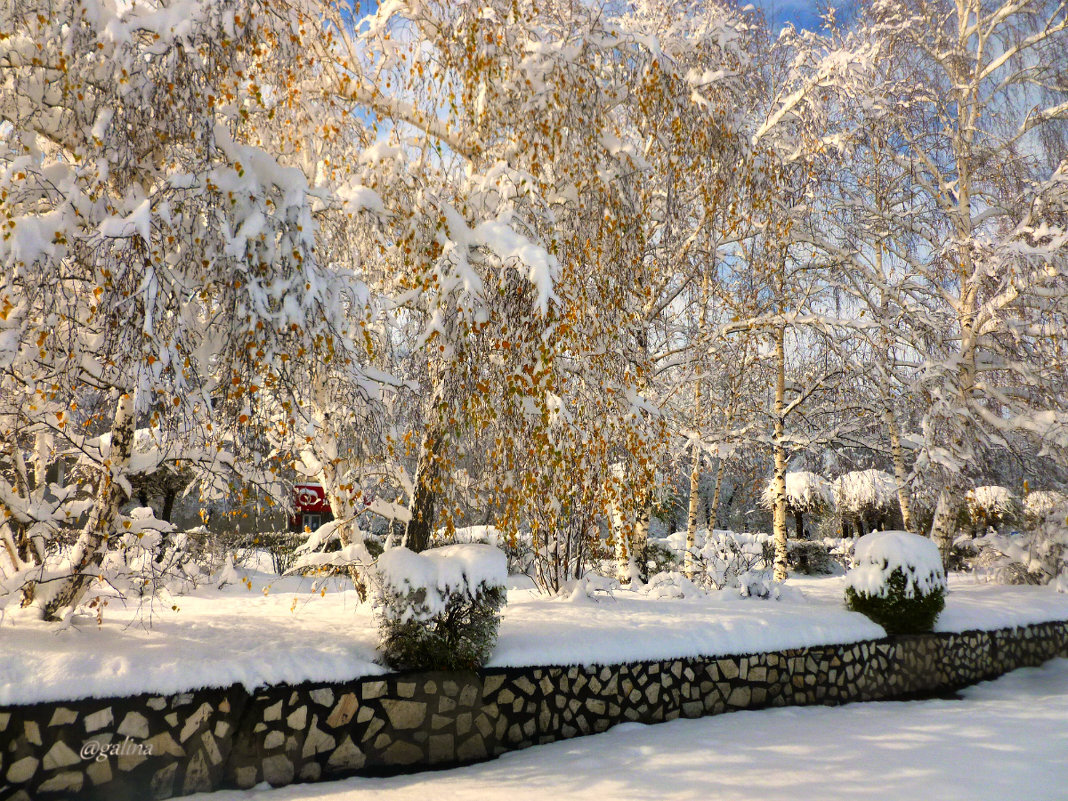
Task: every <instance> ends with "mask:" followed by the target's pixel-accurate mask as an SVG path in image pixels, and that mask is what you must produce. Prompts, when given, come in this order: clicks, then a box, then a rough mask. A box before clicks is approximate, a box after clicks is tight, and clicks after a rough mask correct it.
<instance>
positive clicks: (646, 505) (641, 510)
mask: <svg viewBox="0 0 1068 801" xmlns="http://www.w3.org/2000/svg"><path fill="white" fill-rule="evenodd" d="M652 517H653V498H652V496H651V495H650V494H648V493H647V494H646V496H645V500H644V502H643V503H642V505H641V506H639V507H638V519H637V524H636V525H635V526H634V542H633V543H631V565H632V570H631V575H632V576H634V575H636V576H637V577H638V579H639V580H640V581H643V582H646V581H648V580H649V560H648V559H647V558H646V551H647V550H648V548H649V521H650V520H652Z"/></svg>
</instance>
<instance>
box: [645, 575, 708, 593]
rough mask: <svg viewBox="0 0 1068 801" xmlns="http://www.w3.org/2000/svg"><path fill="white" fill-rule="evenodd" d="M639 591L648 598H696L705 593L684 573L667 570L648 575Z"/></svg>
mask: <svg viewBox="0 0 1068 801" xmlns="http://www.w3.org/2000/svg"><path fill="white" fill-rule="evenodd" d="M641 592H642V594H643V595H646V596H648V597H650V598H657V599H661V598H697V597H700V596H702V595H704V594H705V592H704V590H702V589H701V588H700V587H698V586H697V585H696V584H694V583H693V581H691V580H690V579H689V578H687V576H686V574H685V573H680V572H679V571H677V570H669V571H664V572H661V573H656V574H654V575H652V576H650V577H649V583H648V584H646V585H645V586H644V587H643V588H642V589H641Z"/></svg>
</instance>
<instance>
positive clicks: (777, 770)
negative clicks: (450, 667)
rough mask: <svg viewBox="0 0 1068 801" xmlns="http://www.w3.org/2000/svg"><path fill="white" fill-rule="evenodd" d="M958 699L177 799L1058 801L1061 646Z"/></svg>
mask: <svg viewBox="0 0 1068 801" xmlns="http://www.w3.org/2000/svg"><path fill="white" fill-rule="evenodd" d="M961 696H963V698H962V700H946V701H942V700H932V701H910V702H904V703H902V702H884V703H868V704H850V705H847V706H841V707H832V708H828V707H793V708H787V709H772V710H762V711H759V712H736V713H733V714H730V715H718V716H716V717H711V718H699V719H697V720H677V721H674V722H671V723H662V724H659V725H656V726H642V725H640V724H635V723H628V724H624V725H622V726H617V727H615V728H614V729H611V730H609V731H608V732H605V733H604V734H597V735H593V736H590V737H580V738H578V739H576V740H567V741H564V742H559V743H553V744H551V745H543V746H538V747H536V748H530V749H528V750H526V751H518V752H514V753H511V754H506V755H504V756H503V757H501V758H500V759H498V760H496V761H494V762H487V763H483V764H481V765H472V766H469V767H465V768H459V769H455V770H448V771H440V772H426V773H417V774H414V775H410V776H397V777H393V778H388V779H362V778H360V779H347V780H345V781H338V782H325V783H323V784H311V785H309V784H305V785H293V786H290V787H282V788H279V789H277V790H270V789H266V788H262V789H254V790H250V791H244V792H232V791H231V792H218V793H211V794H207V795H198V796H192V797H190V799H189V801H370V799H374V801H424V799H427V798H434V799H448V800H449V801H486V799H499V798H507V799H508V800H509V801H544V799H546V798H560V799H567V800H568V801H648V800H649V799H656V801H668V800H670V801H690V799H692V800H693V801H715V799H729V800H730V801H736V799H744V798H762V799H763V798H767V799H780V798H781V799H785V798H789V799H791V801H808V800H809V799H811V801H840V800H842V799H849V801H868V800H869V799H870V800H871V801H917V800H918V799H928V798H937V799H940V801H1007V800H1008V799H1016V798H1026V799H1028V801H1063V799H1064V798H1066V797H1068V760H1066V759H1065V756H1066V755H1068V659H1058V660H1054V661H1052V662H1048V663H1047V664H1045V665H1044V666H1042V667H1040V668H1025V669H1022V670H1017V671H1015V672H1013V673H1010V674H1008V675H1007V676H1003V677H1002V678H1000V679H998V680H997V681H993V682H986V683H983V684H979V685H976V686H975V687H970V688H968V689H966V690H963V691H962V692H961Z"/></svg>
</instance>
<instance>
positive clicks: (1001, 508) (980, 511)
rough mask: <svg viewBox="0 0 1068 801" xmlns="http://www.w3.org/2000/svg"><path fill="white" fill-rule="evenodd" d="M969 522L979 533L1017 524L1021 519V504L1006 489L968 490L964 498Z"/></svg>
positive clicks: (993, 487) (986, 487) (989, 487)
mask: <svg viewBox="0 0 1068 801" xmlns="http://www.w3.org/2000/svg"><path fill="white" fill-rule="evenodd" d="M964 503H965V506H966V507H967V510H968V520H969V522H970V523H971V525H972V526H973V527H974V529H975V530H976V531H978V532H980V533H981V532H984V531H986V530H987V528H1001V527H1002V526H1005V525H1011V524H1012V523H1015V522H1016V521H1017V520H1018V519H1019V517H1020V502H1019V501H1018V500H1017V499H1016V496H1015V495H1013V494H1012V493H1011V492H1010V491H1009V490H1007V489H1005V487H998V486H985V487H976V488H975V489H973V490H968V493H967V494H966V495H965V496H964Z"/></svg>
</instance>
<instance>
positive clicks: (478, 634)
mask: <svg viewBox="0 0 1068 801" xmlns="http://www.w3.org/2000/svg"><path fill="white" fill-rule="evenodd" d="M507 575H508V573H507V562H506V557H505V555H504V553H503V552H502V551H501V550H499V549H498V548H496V547H494V546H492V545H485V544H456V545H446V546H443V547H440V548H431V549H429V550H427V551H423V552H422V553H413V552H412V551H410V550H408V549H407V548H393V549H390V550H387V551H385V552H384V553H383V554H382V555H381V556H380V557H379V558H378V561H377V563H376V565H375V570H374V571H373V572H372V574H371V581H372V589H373V591H374V601H375V612H376V618H377V621H378V627H379V639H380V643H379V646H380V650H381V654H382V661H383V663H384V664H386V665H387V666H388V667H390V668H392V669H394V670H474V669H475V668H479V667H481V666H482V665H483V664H485V662H486V660H488V659H489V657H490V654H491V653H492V651H493V646H494V645H495V644H496V642H497V629H498V627H499V626H500V622H501V609H502V607H503V606H504V605H505V603H506V601H507V592H506V590H505V586H504V585H505V580H506V578H507Z"/></svg>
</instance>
